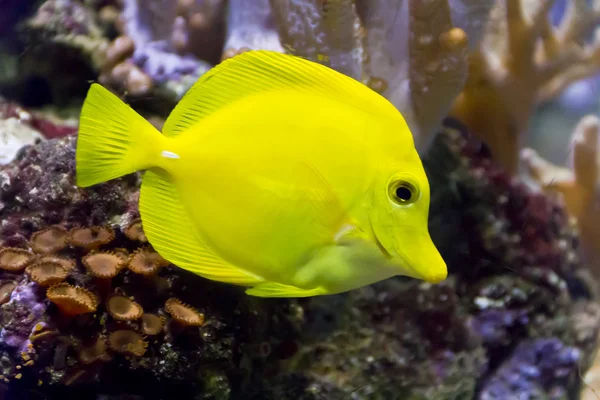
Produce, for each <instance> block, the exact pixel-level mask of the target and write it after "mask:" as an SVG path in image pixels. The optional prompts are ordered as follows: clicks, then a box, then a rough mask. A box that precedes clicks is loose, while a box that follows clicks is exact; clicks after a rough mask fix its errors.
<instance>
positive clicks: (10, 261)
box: [0, 247, 34, 272]
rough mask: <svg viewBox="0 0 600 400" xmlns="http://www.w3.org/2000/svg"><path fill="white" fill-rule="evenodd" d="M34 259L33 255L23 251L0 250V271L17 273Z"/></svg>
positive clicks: (11, 248)
mask: <svg viewBox="0 0 600 400" xmlns="http://www.w3.org/2000/svg"><path fill="white" fill-rule="evenodd" d="M33 259H34V255H33V254H32V253H31V252H29V251H27V250H24V249H17V248H14V247H5V248H3V249H1V250H0V269H3V270H6V271H11V272H18V271H21V270H23V269H24V268H25V267H26V266H27V264H29V263H30V262H31V261H32V260H33Z"/></svg>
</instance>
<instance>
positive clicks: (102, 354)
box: [77, 336, 111, 365]
mask: <svg viewBox="0 0 600 400" xmlns="http://www.w3.org/2000/svg"><path fill="white" fill-rule="evenodd" d="M77 358H78V359H79V361H80V362H81V363H82V364H86V365H89V364H92V363H94V362H96V361H110V359H111V356H110V354H109V353H108V344H107V343H106V338H105V337H104V336H99V337H97V338H96V339H95V340H94V341H93V342H92V343H91V344H89V345H87V346H82V347H80V349H79V352H78V354H77Z"/></svg>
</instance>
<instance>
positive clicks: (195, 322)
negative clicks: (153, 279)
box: [165, 297, 204, 326]
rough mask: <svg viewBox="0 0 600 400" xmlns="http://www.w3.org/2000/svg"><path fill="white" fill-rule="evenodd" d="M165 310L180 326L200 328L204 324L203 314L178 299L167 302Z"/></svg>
mask: <svg viewBox="0 0 600 400" xmlns="http://www.w3.org/2000/svg"><path fill="white" fill-rule="evenodd" d="M165 309H166V310H167V312H168V313H169V314H170V315H171V317H172V318H173V319H174V320H175V321H177V322H179V323H180V324H182V325H187V326H202V325H203V324H204V314H202V313H201V312H198V311H196V310H195V309H194V308H192V307H190V306H189V305H187V304H184V303H182V302H181V301H180V300H179V299H176V298H173V297H172V298H170V299H169V300H167V302H166V303H165Z"/></svg>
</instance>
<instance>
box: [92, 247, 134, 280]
mask: <svg viewBox="0 0 600 400" xmlns="http://www.w3.org/2000/svg"><path fill="white" fill-rule="evenodd" d="M81 261H82V262H83V265H85V267H86V268H87V270H88V271H89V273H90V274H92V275H93V276H95V277H97V278H102V279H109V278H112V277H114V276H117V274H118V273H119V272H120V271H121V270H122V269H123V268H124V267H125V265H126V262H127V261H126V260H125V259H123V258H122V257H120V256H118V255H116V254H114V253H107V252H100V253H91V254H88V255H86V256H85V257H83V258H82V259H81Z"/></svg>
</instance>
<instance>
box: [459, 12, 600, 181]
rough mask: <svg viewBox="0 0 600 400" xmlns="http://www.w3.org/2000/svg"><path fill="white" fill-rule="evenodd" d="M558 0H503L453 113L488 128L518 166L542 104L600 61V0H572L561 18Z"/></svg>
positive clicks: (499, 151)
mask: <svg viewBox="0 0 600 400" xmlns="http://www.w3.org/2000/svg"><path fill="white" fill-rule="evenodd" d="M553 3H554V1H553V0H498V1H497V2H496V5H495V7H494V9H493V10H492V13H491V17H490V20H489V22H488V24H487V27H486V31H485V33H484V36H483V38H482V40H481V43H480V46H479V48H478V49H477V50H476V51H475V52H474V53H473V54H472V55H471V60H470V61H471V62H470V70H469V79H468V81H467V84H466V87H465V90H464V91H463V92H462V94H461V95H460V96H459V97H458V99H457V101H456V103H455V105H454V109H453V115H455V116H456V117H458V118H459V119H460V120H462V121H463V122H465V123H466V124H467V125H468V126H469V127H470V128H471V130H472V131H473V132H474V133H476V134H478V135H481V138H482V139H483V140H484V141H485V142H486V143H487V144H488V145H489V147H490V148H491V150H492V152H493V153H494V156H495V158H496V159H497V160H498V161H499V162H500V163H501V164H502V165H503V166H504V167H505V168H506V169H507V170H508V171H509V172H512V173H515V172H516V171H517V167H518V164H519V149H520V147H521V145H522V143H521V141H522V138H523V135H524V134H525V132H526V130H527V122H528V120H529V117H530V115H531V113H532V112H533V110H534V107H535V106H536V105H538V104H539V103H540V102H542V101H545V100H548V99H551V98H553V97H555V96H556V95H557V94H559V93H560V92H561V91H562V90H563V89H565V88H566V87H567V86H568V85H569V84H571V83H573V82H574V81H575V80H578V79H582V78H585V77H588V76H590V75H592V74H593V73H595V72H597V71H598V70H599V69H600V40H598V39H600V38H594V39H593V40H592V42H591V43H589V41H588V40H586V39H587V38H588V37H589V35H590V33H591V31H592V30H593V29H594V28H595V27H596V26H597V25H598V23H599V22H600V1H598V0H595V1H594V2H593V3H594V4H592V5H588V1H587V0H570V1H569V3H568V7H569V8H568V10H567V13H566V15H565V17H564V18H563V20H562V22H561V24H560V26H558V27H554V26H553V25H552V23H551V21H550V17H549V9H550V7H551V6H552V5H553Z"/></svg>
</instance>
